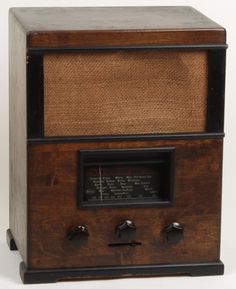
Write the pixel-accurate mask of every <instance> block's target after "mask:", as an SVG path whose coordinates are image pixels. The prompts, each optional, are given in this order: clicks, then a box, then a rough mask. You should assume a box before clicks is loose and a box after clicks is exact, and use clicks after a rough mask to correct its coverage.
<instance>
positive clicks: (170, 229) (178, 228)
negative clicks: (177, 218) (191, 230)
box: [163, 222, 184, 243]
mask: <svg viewBox="0 0 236 289" xmlns="http://www.w3.org/2000/svg"><path fill="white" fill-rule="evenodd" d="M163 231H164V234H165V236H166V240H167V241H168V242H169V243H176V242H178V241H180V240H181V239H182V237H183V233H184V227H183V225H182V224H180V223H178V222H173V223H171V224H170V225H168V226H167V227H165V228H164V230H163Z"/></svg>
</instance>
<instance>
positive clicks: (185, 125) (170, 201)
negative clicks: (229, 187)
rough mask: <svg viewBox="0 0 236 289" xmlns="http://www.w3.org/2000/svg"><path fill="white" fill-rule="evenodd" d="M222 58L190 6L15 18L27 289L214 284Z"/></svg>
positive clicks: (218, 36) (13, 79) (18, 212)
mask: <svg viewBox="0 0 236 289" xmlns="http://www.w3.org/2000/svg"><path fill="white" fill-rule="evenodd" d="M226 48H227V45H226V36H225V30H224V28H222V27H221V26H219V25H218V24H216V23H215V22H213V21H211V20H210V19H208V18H206V17H205V16H204V15H202V14H201V13H199V12H197V11H196V10H194V9H193V8H190V7H127V8H118V7H117V8H13V9H11V10H10V229H9V230H8V231H7V239H8V244H9V246H10V249H12V250H16V249H18V250H19V252H20V254H21V257H22V259H23V262H22V263H21V264H20V274H21V278H22V280H23V282H24V283H42V282H56V281H59V280H70V279H72V280H73V279H96V278H116V277H131V276H158V275H170V274H173V275H175V274H188V275H193V276H198V275H217V274H218V275H219V274H223V264H222V262H221V261H220V256H219V254H220V219H221V178H222V145H223V137H224V83H225V51H226Z"/></svg>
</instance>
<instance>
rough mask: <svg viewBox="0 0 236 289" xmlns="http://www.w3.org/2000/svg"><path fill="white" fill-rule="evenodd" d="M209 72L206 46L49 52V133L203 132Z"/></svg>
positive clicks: (46, 104)
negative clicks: (198, 48)
mask: <svg viewBox="0 0 236 289" xmlns="http://www.w3.org/2000/svg"><path fill="white" fill-rule="evenodd" d="M207 78H208V77H207V52H206V51H173V50H168V51H167V50H161V51H160V50H154V49H145V50H109V51H108V50H100V51H86V52H85V51H84V52H79V53H48V54H45V56H44V134H45V136H82V135H83V136H90V135H94V136H96V135H128V134H155V133H177V132H203V131H204V130H205V126H206V107H207V90H208V87H207Z"/></svg>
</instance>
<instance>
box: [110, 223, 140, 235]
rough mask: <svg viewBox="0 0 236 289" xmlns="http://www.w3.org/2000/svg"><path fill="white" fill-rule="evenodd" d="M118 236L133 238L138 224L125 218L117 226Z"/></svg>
mask: <svg viewBox="0 0 236 289" xmlns="http://www.w3.org/2000/svg"><path fill="white" fill-rule="evenodd" d="M115 231H116V235H117V236H118V238H131V237H132V236H133V234H134V233H135V231H136V226H135V224H134V222H133V221H131V220H125V221H124V222H122V223H121V224H119V225H117V226H116V228H115Z"/></svg>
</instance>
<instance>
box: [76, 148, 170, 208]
mask: <svg viewBox="0 0 236 289" xmlns="http://www.w3.org/2000/svg"><path fill="white" fill-rule="evenodd" d="M172 185H173V149H162V150H161V149H151V150H148V151H146V150H128V151H123V150H117V151H114V150H110V151H109V150H108V151H91V152H90V151H83V152H80V154H79V191H78V205H79V206H80V207H92V206H94V207H96V206H98V207H99V206H114V207H116V206H118V207H120V206H130V205H131V206H132V205H134V206H140V205H141V206H142V205H153V204H158V205H160V204H167V203H170V201H171V197H172Z"/></svg>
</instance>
